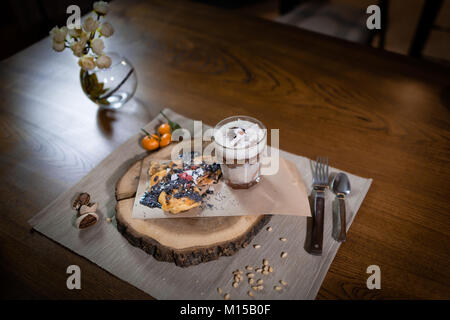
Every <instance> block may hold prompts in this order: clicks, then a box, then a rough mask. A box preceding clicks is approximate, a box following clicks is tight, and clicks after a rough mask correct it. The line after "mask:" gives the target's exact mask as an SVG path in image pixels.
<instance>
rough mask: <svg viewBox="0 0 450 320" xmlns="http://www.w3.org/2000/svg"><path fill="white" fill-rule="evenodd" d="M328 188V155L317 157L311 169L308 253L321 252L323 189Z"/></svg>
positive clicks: (323, 209)
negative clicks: (311, 208)
mask: <svg viewBox="0 0 450 320" xmlns="http://www.w3.org/2000/svg"><path fill="white" fill-rule="evenodd" d="M326 188H328V157H317V158H316V166H315V169H314V170H313V189H314V207H313V223H312V232H311V248H310V253H311V254H314V255H321V254H322V243H323V220H324V211H325V189H326Z"/></svg>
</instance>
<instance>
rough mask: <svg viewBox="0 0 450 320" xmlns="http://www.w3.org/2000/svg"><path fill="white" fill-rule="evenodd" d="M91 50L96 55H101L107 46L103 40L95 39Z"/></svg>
mask: <svg viewBox="0 0 450 320" xmlns="http://www.w3.org/2000/svg"><path fill="white" fill-rule="evenodd" d="M91 48H92V51H94V53H95V54H98V55H101V54H102V53H103V49H105V45H104V44H103V40H102V39H94V40H92V41H91Z"/></svg>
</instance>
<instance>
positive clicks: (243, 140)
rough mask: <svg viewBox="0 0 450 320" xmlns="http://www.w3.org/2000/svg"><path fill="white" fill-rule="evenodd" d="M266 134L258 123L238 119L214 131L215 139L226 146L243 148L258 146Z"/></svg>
mask: <svg viewBox="0 0 450 320" xmlns="http://www.w3.org/2000/svg"><path fill="white" fill-rule="evenodd" d="M264 134H265V132H264V130H263V129H262V128H260V127H259V125H258V124H257V123H254V122H250V121H246V120H241V119H237V120H236V121H232V122H229V123H226V124H224V125H223V126H222V127H221V128H219V130H217V131H216V132H214V139H215V140H216V142H217V143H219V144H220V145H222V146H224V147H226V148H232V149H242V148H249V147H254V146H256V145H257V144H258V142H259V141H260V140H261V139H262V138H264Z"/></svg>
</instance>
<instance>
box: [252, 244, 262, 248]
mask: <svg viewBox="0 0 450 320" xmlns="http://www.w3.org/2000/svg"><path fill="white" fill-rule="evenodd" d="M253 248H255V249H259V248H261V245H259V244H254V245H253Z"/></svg>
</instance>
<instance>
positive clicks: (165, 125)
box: [158, 123, 170, 135]
mask: <svg viewBox="0 0 450 320" xmlns="http://www.w3.org/2000/svg"><path fill="white" fill-rule="evenodd" d="M158 132H159V134H160V135H163V134H165V133H170V126H169V124H168V123H163V124H162V125H160V126H159V127H158Z"/></svg>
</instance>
